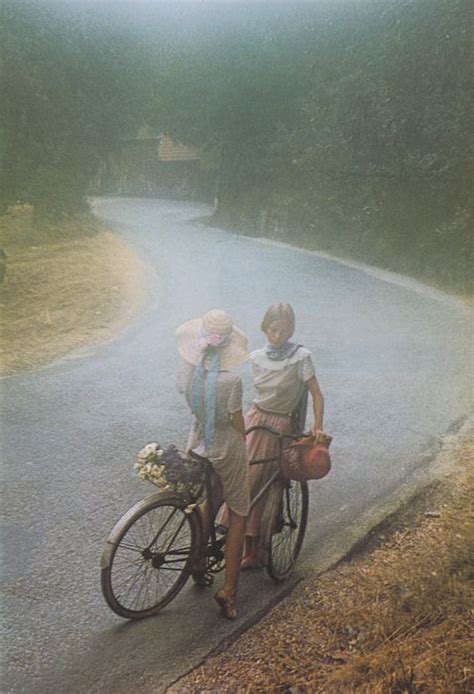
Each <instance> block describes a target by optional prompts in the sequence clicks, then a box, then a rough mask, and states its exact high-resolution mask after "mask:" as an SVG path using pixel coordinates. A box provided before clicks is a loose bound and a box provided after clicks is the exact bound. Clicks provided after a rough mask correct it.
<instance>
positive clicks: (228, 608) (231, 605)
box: [214, 590, 237, 619]
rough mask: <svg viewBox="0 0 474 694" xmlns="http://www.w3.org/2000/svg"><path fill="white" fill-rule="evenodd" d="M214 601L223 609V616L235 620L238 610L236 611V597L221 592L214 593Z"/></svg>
mask: <svg viewBox="0 0 474 694" xmlns="http://www.w3.org/2000/svg"><path fill="white" fill-rule="evenodd" d="M214 600H215V601H216V602H217V604H218V605H219V607H220V608H221V615H222V616H223V617H225V618H226V619H235V618H236V617H237V610H236V609H235V596H234V597H231V596H230V595H226V594H225V593H224V591H222V590H219V591H217V593H214Z"/></svg>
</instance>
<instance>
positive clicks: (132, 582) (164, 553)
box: [101, 494, 200, 619]
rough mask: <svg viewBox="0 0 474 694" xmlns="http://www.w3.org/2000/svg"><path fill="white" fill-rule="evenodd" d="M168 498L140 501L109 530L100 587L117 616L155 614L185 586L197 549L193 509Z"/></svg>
mask: <svg viewBox="0 0 474 694" xmlns="http://www.w3.org/2000/svg"><path fill="white" fill-rule="evenodd" d="M185 508H186V502H185V501H184V500H183V499H181V498H179V497H176V496H173V495H169V494H155V495H153V496H151V497H148V498H146V499H143V500H142V501H139V502H138V503H137V504H135V506H132V508H131V509H129V511H128V512H127V513H126V514H125V515H124V516H123V517H122V518H121V519H120V520H119V521H118V523H117V524H116V526H115V527H114V529H113V530H112V532H111V534H110V536H109V538H108V540H107V544H106V547H105V549H104V552H103V554H102V559H101V583H102V592H103V595H104V598H105V600H106V602H107V604H108V605H109V607H110V608H111V609H112V610H113V611H114V612H115V613H116V614H118V615H120V617H125V618H126V619H142V618H144V617H150V616H152V615H155V614H156V613H157V612H159V610H161V609H162V608H163V607H164V606H165V605H166V604H168V603H169V602H170V601H171V600H172V599H173V598H174V597H175V596H176V595H177V594H178V593H179V591H180V590H181V588H182V587H183V586H184V584H185V583H186V581H187V579H188V577H189V574H190V572H191V567H192V564H193V561H194V559H195V558H196V555H197V553H198V551H199V542H200V522H199V519H198V514H197V511H193V512H192V513H185Z"/></svg>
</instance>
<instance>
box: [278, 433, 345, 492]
mask: <svg viewBox="0 0 474 694" xmlns="http://www.w3.org/2000/svg"><path fill="white" fill-rule="evenodd" d="M331 441H332V437H331V436H329V435H328V434H320V435H319V436H318V441H317V442H316V441H315V437H314V436H312V435H310V436H304V437H303V438H301V439H298V440H297V441H295V442H294V443H292V444H291V445H290V446H288V448H286V449H285V450H284V451H283V454H282V459H281V463H280V470H281V473H282V475H283V477H286V479H290V480H296V481H297V482H307V481H308V480H319V479H321V477H325V476H326V475H327V474H328V472H329V470H330V469H331V457H330V455H329V450H328V449H329V446H330V444H331Z"/></svg>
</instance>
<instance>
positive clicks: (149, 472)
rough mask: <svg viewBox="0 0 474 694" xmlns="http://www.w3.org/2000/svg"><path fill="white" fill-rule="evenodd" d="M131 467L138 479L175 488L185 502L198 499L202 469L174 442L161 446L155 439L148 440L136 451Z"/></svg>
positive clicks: (165, 487)
mask: <svg viewBox="0 0 474 694" xmlns="http://www.w3.org/2000/svg"><path fill="white" fill-rule="evenodd" d="M133 467H134V468H135V470H136V471H137V473H138V476H139V477H140V479H142V480H146V481H147V482H151V483H152V484H154V485H156V486H157V487H159V489H160V491H162V492H174V493H176V494H179V495H180V496H182V497H184V498H185V499H186V501H188V502H192V501H197V499H199V497H200V496H201V495H202V492H203V488H204V481H205V472H204V469H203V468H202V466H201V465H199V463H198V462H197V461H194V460H189V459H188V458H186V456H184V455H183V454H182V453H180V451H179V450H178V449H177V448H176V446H174V445H171V446H168V447H167V448H165V449H163V448H161V446H160V445H159V444H158V443H155V442H153V443H149V444H147V445H146V446H145V447H144V448H142V449H141V450H140V451H139V452H138V456H137V462H136V463H135V464H134V466H133Z"/></svg>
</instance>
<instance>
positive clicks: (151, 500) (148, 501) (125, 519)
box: [100, 492, 202, 570]
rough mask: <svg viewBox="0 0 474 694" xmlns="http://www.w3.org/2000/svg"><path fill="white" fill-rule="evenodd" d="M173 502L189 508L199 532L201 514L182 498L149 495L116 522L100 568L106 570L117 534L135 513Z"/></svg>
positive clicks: (166, 495)
mask: <svg viewBox="0 0 474 694" xmlns="http://www.w3.org/2000/svg"><path fill="white" fill-rule="evenodd" d="M162 500H163V501H173V502H174V503H175V504H176V505H177V506H179V507H180V508H182V509H183V510H184V509H186V508H187V507H188V506H189V508H190V511H189V512H190V513H195V514H196V516H197V518H198V522H199V529H200V531H201V529H202V521H201V513H200V511H199V509H198V508H197V507H196V506H194V505H192V504H188V502H187V501H186V500H185V499H183V498H182V497H180V496H178V495H177V494H174V493H173V492H158V493H156V494H150V495H149V496H146V497H145V498H144V499H140V501H137V503H136V504H134V505H133V506H131V507H130V508H129V509H128V511H126V512H125V513H124V514H123V516H122V517H121V518H119V520H118V521H117V522H116V524H115V525H114V527H113V528H112V530H111V532H110V534H109V536H108V538H107V540H106V541H105V547H104V551H103V552H102V555H101V558H100V568H101V570H102V569H106V568H107V567H108V566H109V564H110V560H111V558H112V551H113V548H114V545H115V543H116V542H117V539H118V535H119V533H121V532H122V530H123V528H124V526H125V525H126V524H127V523H129V522H130V521H131V520H132V519H133V518H134V517H135V515H136V514H137V513H139V512H140V511H144V510H145V509H146V508H147V507H148V506H150V505H151V504H154V503H155V502H157V501H162Z"/></svg>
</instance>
